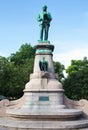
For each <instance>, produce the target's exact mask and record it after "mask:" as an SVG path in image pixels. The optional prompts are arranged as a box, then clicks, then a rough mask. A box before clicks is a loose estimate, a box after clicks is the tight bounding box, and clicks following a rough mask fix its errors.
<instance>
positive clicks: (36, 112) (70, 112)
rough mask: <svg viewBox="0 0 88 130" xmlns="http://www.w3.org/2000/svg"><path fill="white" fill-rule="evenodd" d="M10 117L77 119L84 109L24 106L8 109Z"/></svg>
mask: <svg viewBox="0 0 88 130" xmlns="http://www.w3.org/2000/svg"><path fill="white" fill-rule="evenodd" d="M7 113H8V115H9V117H13V118H16V119H17V118H18V119H21V120H22V119H27V120H58V121H59V120H60V121H63V120H64V121H67V120H77V119H79V118H81V117H82V114H83V113H82V111H81V110H77V109H55V110H54V109H52V108H50V107H49V108H48V107H47V108H45V107H44V108H42V109H41V107H40V108H35V109H34V108H32V109H30V108H24V109H22V108H21V109H12V110H11V109H10V110H7Z"/></svg>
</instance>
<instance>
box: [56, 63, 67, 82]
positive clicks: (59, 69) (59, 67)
mask: <svg viewBox="0 0 88 130" xmlns="http://www.w3.org/2000/svg"><path fill="white" fill-rule="evenodd" d="M54 69H55V73H57V74H58V80H59V81H61V82H62V80H63V79H64V73H63V71H64V70H65V67H64V65H62V64H61V63H60V62H55V61H54Z"/></svg>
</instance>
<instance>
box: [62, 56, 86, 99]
mask: <svg viewBox="0 0 88 130" xmlns="http://www.w3.org/2000/svg"><path fill="white" fill-rule="evenodd" d="M66 72H67V73H68V76H67V78H66V79H65V80H64V89H65V91H66V95H67V96H68V97H69V98H72V99H82V98H85V99H88V59H87V58H86V57H84V59H83V60H72V61H71V65H70V66H69V67H68V68H67V70H66Z"/></svg>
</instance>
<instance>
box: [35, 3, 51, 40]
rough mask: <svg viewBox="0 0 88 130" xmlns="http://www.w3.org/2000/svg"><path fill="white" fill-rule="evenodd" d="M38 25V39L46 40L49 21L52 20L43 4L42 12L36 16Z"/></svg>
mask: <svg viewBox="0 0 88 130" xmlns="http://www.w3.org/2000/svg"><path fill="white" fill-rule="evenodd" d="M37 20H38V22H39V26H40V39H39V41H40V42H42V41H44V42H48V32H49V27H50V22H51V20H52V17H51V14H50V13H49V12H47V6H46V5H45V6H43V8H42V12H41V13H40V14H39V15H38V18H37Z"/></svg>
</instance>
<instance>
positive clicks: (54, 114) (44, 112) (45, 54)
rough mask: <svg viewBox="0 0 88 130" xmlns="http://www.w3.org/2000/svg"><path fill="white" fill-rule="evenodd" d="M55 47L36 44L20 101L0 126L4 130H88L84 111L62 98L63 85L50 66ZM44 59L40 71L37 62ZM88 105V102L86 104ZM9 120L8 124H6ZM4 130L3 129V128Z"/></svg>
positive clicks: (16, 102)
mask: <svg viewBox="0 0 88 130" xmlns="http://www.w3.org/2000/svg"><path fill="white" fill-rule="evenodd" d="M53 50H54V46H53V45H52V44H50V43H45V42H44V43H38V44H37V45H36V46H35V62H34V69H33V74H31V75H30V81H29V82H28V83H27V84H26V85H25V89H24V95H23V97H22V99H20V100H18V101H13V102H11V104H10V105H9V106H8V107H7V108H6V114H7V116H8V117H6V116H5V118H3V119H4V121H6V122H7V123H5V122H4V121H3V119H2V118H1V119H0V126H1V128H2V126H4V128H6V130H10V129H11V130H17V129H18V130H31V129H32V130H34V129H36V130H39V129H40V130H54V129H55V130H71V129H73V130H75V129H80V128H87V127H88V119H87V118H84V111H83V110H84V109H81V107H77V109H76V107H72V105H73V104H74V105H73V106H76V105H77V106H78V103H77V104H76V103H73V102H72V101H70V100H69V99H67V98H66V97H65V96H64V89H63V86H62V84H61V83H60V82H59V81H58V79H57V78H58V77H57V75H56V74H55V72H54V67H53V58H52V57H53V54H52V52H53ZM42 59H45V60H46V61H47V65H48V67H46V68H45V69H46V70H45V69H44V70H41V68H40V67H41V66H40V64H39V63H40V61H42ZM87 103H88V102H87ZM7 120H8V121H7ZM3 130H4V129H3Z"/></svg>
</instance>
